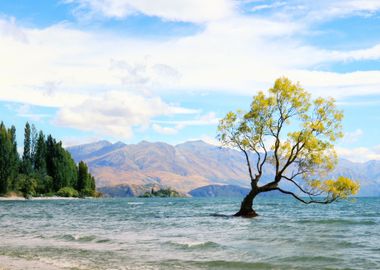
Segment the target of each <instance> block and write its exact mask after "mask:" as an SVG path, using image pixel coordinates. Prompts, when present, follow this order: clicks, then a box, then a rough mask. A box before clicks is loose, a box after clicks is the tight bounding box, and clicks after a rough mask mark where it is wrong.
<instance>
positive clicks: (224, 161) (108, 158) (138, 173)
mask: <svg viewBox="0 0 380 270" xmlns="http://www.w3.org/2000/svg"><path fill="white" fill-rule="evenodd" d="M67 150H68V151H69V152H70V153H71V155H72V156H73V158H74V160H75V161H76V162H79V161H81V160H83V161H85V162H86V163H87V164H88V166H89V168H90V171H91V173H92V174H93V175H94V176H95V178H96V181H97V187H99V188H100V189H104V188H105V187H107V188H109V187H114V186H120V187H124V190H125V192H127V193H128V192H129V193H131V194H132V193H133V192H135V193H136V192H137V193H138V192H139V191H141V192H142V191H143V190H146V189H149V188H151V187H152V186H158V187H171V188H174V189H176V190H178V191H180V192H183V193H191V191H192V190H194V189H197V188H200V187H205V186H210V185H237V186H241V187H248V186H249V179H248V175H247V167H246V163H245V160H244V157H243V155H242V153H240V152H239V151H236V150H233V149H230V148H221V147H218V146H215V145H210V144H207V143H205V142H203V141H189V142H185V143H182V144H178V145H175V146H173V145H170V144H167V143H163V142H147V141H142V142H140V143H138V144H125V143H122V142H117V143H110V142H108V141H104V140H103V141H98V142H95V143H90V144H83V145H78V146H72V147H68V148H67ZM252 158H254V156H252ZM264 171H265V173H264V175H263V178H264V179H263V181H264V182H265V181H269V180H270V179H272V178H273V168H271V166H270V165H268V166H266V167H265V169H264ZM338 175H343V176H347V177H350V178H352V179H354V180H357V181H359V182H360V184H361V190H360V193H359V195H361V196H380V161H377V160H372V161H368V162H365V163H355V162H351V161H349V160H345V159H341V160H340V161H339V163H338V165H337V167H336V169H335V170H334V172H333V173H332V174H331V176H333V177H334V176H338ZM144 187H145V188H144ZM136 190H137V191H136Z"/></svg>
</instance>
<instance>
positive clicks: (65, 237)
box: [55, 234, 111, 243]
mask: <svg viewBox="0 0 380 270" xmlns="http://www.w3.org/2000/svg"><path fill="white" fill-rule="evenodd" d="M55 238H56V239H61V240H65V241H68V242H83V243H86V242H96V243H107V242H110V241H111V240H110V239H104V238H102V239H99V238H98V237H97V236H95V235H83V236H79V235H72V234H65V235H60V236H57V237H55Z"/></svg>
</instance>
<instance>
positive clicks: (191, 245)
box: [166, 241, 222, 250]
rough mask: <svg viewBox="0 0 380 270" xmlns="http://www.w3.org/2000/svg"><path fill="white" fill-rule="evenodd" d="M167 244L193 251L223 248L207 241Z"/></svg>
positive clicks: (170, 242)
mask: <svg viewBox="0 0 380 270" xmlns="http://www.w3.org/2000/svg"><path fill="white" fill-rule="evenodd" d="M166 243H167V244H169V245H171V246H175V247H177V248H180V249H191V250H196V249H200V250H202V249H210V248H218V247H222V246H221V245H219V244H217V243H215V242H212V241H205V242H190V241H189V242H172V241H169V242H166Z"/></svg>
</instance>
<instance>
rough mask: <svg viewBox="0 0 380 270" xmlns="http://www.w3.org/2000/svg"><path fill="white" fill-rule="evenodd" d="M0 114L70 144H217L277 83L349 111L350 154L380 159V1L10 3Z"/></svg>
mask: <svg viewBox="0 0 380 270" xmlns="http://www.w3.org/2000/svg"><path fill="white" fill-rule="evenodd" d="M0 59H1V61H0V115H1V117H0V118H1V120H2V121H4V122H5V123H6V124H7V125H11V124H15V125H16V127H17V129H18V137H19V141H20V142H21V139H22V130H23V125H24V124H25V122H26V121H29V122H31V123H34V124H35V125H36V127H37V128H39V129H43V130H44V131H45V133H52V134H53V135H54V136H55V137H57V138H58V139H60V140H62V141H63V142H64V144H65V145H72V144H80V143H85V142H91V141H95V140H98V139H108V140H111V141H119V140H120V141H123V142H126V143H136V142H139V141H141V140H150V141H164V142H168V143H171V144H176V143H180V142H183V141H186V140H195V139H203V140H205V141H208V142H215V135H216V126H217V122H218V119H219V118H221V117H223V116H224V115H225V113H226V112H227V111H229V110H235V109H238V108H243V109H244V108H248V106H249V103H250V99H251V97H252V96H253V95H254V94H255V93H257V91H259V90H266V89H268V88H269V87H270V86H271V85H272V84H273V81H274V80H275V79H276V78H278V77H280V76H283V75H284V76H287V77H289V78H290V79H292V80H293V81H299V82H300V83H301V84H302V85H303V86H304V87H305V88H306V89H307V90H309V91H310V92H311V93H312V94H313V96H315V97H316V96H325V97H327V96H333V97H334V98H336V100H337V104H338V106H339V108H340V109H342V110H344V112H345V119H344V132H345V134H346V136H345V138H344V139H343V140H342V141H340V142H339V143H338V145H337V150H338V153H339V154H340V156H342V157H345V158H348V159H351V160H354V161H366V160H370V159H380V140H379V138H380V128H379V126H380V2H379V1H378V0H360V1H359V0H330V1H325V0H321V1H307V0H289V1H277V0H273V1H265V0H262V1H261V0H241V1H235V0H208V1H203V0H181V1H170V0H156V1H148V0H141V1H132V0H92V1H90V0H58V1H46V0H35V1H29V0H18V1H15V0H3V1H0Z"/></svg>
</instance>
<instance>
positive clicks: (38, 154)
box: [33, 131, 46, 175]
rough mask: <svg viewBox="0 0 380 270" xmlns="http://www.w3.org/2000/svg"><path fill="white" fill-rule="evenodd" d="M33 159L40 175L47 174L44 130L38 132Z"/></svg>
mask: <svg viewBox="0 0 380 270" xmlns="http://www.w3.org/2000/svg"><path fill="white" fill-rule="evenodd" d="M33 161H34V164H33V167H34V169H35V171H36V172H37V173H38V174H40V175H46V143H45V135H44V133H43V132H42V131H40V132H39V134H38V138H37V142H36V147H35V154H34V158H33Z"/></svg>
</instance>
